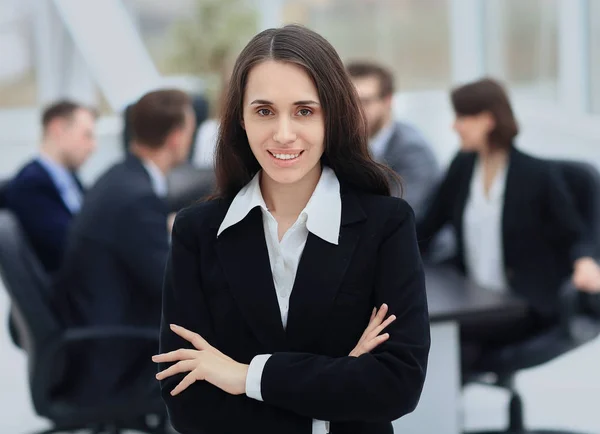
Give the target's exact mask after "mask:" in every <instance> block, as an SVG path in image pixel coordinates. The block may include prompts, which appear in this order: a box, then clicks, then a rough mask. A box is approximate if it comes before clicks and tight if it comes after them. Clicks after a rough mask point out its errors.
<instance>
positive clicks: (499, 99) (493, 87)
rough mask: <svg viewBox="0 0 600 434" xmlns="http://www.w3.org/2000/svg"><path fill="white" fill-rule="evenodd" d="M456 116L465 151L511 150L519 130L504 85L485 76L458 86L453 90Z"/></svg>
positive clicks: (456, 128)
mask: <svg viewBox="0 0 600 434" xmlns="http://www.w3.org/2000/svg"><path fill="white" fill-rule="evenodd" d="M451 100H452V106H453V108H454V113H455V115H456V120H455V121H454V130H455V131H456V132H457V133H458V135H459V136H460V140H461V147H462V149H463V150H466V151H477V152H488V151H497V150H508V149H510V147H511V146H512V143H513V139H514V138H515V137H516V136H517V134H518V133H519V127H518V124H517V121H516V119H515V117H514V114H513V110H512V107H511V105H510V101H509V99H508V95H507V93H506V91H505V89H504V87H503V86H502V85H501V84H500V83H499V82H497V81H495V80H493V79H490V78H483V79H481V80H477V81H475V82H472V83H468V84H465V85H462V86H459V87H457V88H455V89H454V90H453V91H452V93H451Z"/></svg>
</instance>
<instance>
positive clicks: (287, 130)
mask: <svg viewBox="0 0 600 434" xmlns="http://www.w3.org/2000/svg"><path fill="white" fill-rule="evenodd" d="M273 140H274V141H276V142H277V143H279V144H281V145H286V144H288V143H293V142H294V141H296V133H295V132H294V130H293V126H292V121H291V120H290V119H289V118H288V117H287V116H281V117H280V118H279V120H278V123H277V129H276V130H275V134H274V135H273Z"/></svg>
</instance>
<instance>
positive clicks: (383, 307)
mask: <svg viewBox="0 0 600 434" xmlns="http://www.w3.org/2000/svg"><path fill="white" fill-rule="evenodd" d="M387 312H388V305H387V304H385V303H383V304H382V305H381V307H380V308H379V311H378V312H377V318H378V319H379V323H380V324H381V322H382V321H383V319H384V318H385V316H386V315H387Z"/></svg>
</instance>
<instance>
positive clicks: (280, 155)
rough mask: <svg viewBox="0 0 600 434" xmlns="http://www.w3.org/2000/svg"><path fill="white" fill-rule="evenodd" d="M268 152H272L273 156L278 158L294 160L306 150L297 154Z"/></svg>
mask: <svg viewBox="0 0 600 434" xmlns="http://www.w3.org/2000/svg"><path fill="white" fill-rule="evenodd" d="M268 152H269V154H271V156H273V157H275V158H276V159H278V160H282V161H286V160H294V159H295V158H298V157H299V156H300V155H302V153H303V152H304V151H300V152H298V153H295V154H280V153H273V152H271V151H268Z"/></svg>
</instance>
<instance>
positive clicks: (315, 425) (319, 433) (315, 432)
mask: <svg viewBox="0 0 600 434" xmlns="http://www.w3.org/2000/svg"><path fill="white" fill-rule="evenodd" d="M327 433H329V422H325V421H324V420H317V419H313V421H312V434H327Z"/></svg>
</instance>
